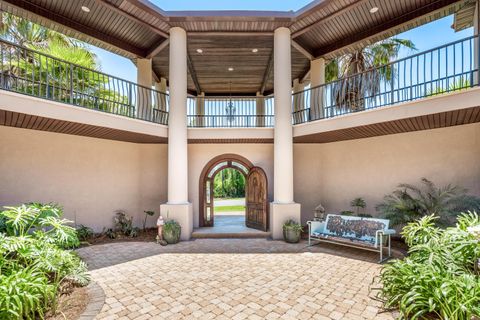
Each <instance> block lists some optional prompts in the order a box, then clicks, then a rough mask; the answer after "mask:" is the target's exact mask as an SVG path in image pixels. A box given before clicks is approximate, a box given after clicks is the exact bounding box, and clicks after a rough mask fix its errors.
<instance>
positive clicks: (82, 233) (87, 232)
mask: <svg viewBox="0 0 480 320" xmlns="http://www.w3.org/2000/svg"><path fill="white" fill-rule="evenodd" d="M75 231H76V232H77V237H78V239H79V240H80V241H87V240H88V239H90V238H91V237H93V230H92V228H89V227H86V226H84V225H83V224H80V225H78V226H77V228H76V229H75Z"/></svg>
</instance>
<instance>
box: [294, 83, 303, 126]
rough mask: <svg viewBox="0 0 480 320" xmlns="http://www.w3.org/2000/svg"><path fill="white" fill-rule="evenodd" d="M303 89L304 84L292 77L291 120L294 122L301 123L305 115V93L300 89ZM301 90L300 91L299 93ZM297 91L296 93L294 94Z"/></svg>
mask: <svg viewBox="0 0 480 320" xmlns="http://www.w3.org/2000/svg"><path fill="white" fill-rule="evenodd" d="M304 89H305V85H304V84H303V83H301V82H300V79H298V78H297V79H293V93H294V95H293V111H294V112H293V120H294V123H301V122H304V121H301V120H302V119H303V118H304V117H305V108H306V105H305V93H303V92H302V91H303V90H304ZM299 92H302V93H299ZM295 93H298V94H295Z"/></svg>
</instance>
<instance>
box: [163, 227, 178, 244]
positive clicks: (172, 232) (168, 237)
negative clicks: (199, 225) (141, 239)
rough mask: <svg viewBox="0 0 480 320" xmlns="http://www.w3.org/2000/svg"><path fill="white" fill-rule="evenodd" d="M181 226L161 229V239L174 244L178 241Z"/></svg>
mask: <svg viewBox="0 0 480 320" xmlns="http://www.w3.org/2000/svg"><path fill="white" fill-rule="evenodd" d="M180 233H181V228H180V226H179V227H178V228H169V229H166V230H165V229H163V239H164V240H165V241H167V243H168V244H174V243H177V242H179V241H180Z"/></svg>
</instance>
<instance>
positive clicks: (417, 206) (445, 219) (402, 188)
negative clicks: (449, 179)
mask: <svg viewBox="0 0 480 320" xmlns="http://www.w3.org/2000/svg"><path fill="white" fill-rule="evenodd" d="M421 182H422V186H421V187H417V186H414V185H411V184H405V183H403V184H400V185H399V186H398V189H397V190H395V191H393V192H392V193H391V194H389V195H386V196H385V197H384V201H383V202H382V203H381V204H379V205H377V207H376V209H377V210H378V211H380V212H381V213H382V215H383V216H384V217H385V218H387V219H390V223H391V225H392V226H401V225H405V224H407V223H409V222H413V221H415V220H417V219H420V218H422V217H425V216H428V215H431V214H435V215H436V216H438V220H437V222H438V223H439V224H440V225H444V226H450V225H453V224H454V222H455V217H456V215H457V214H458V213H459V212H464V211H469V210H477V211H478V210H480V198H478V197H475V196H472V195H468V194H467V189H464V188H461V187H459V186H452V185H450V184H449V185H447V186H444V187H441V188H438V187H436V186H435V184H434V183H433V182H431V181H430V180H428V179H425V178H422V179H421Z"/></svg>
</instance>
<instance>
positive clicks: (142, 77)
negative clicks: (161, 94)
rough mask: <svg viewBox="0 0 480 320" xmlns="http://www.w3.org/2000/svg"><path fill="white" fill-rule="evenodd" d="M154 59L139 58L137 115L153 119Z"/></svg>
mask: <svg viewBox="0 0 480 320" xmlns="http://www.w3.org/2000/svg"><path fill="white" fill-rule="evenodd" d="M152 83H153V78H152V59H140V58H138V59H137V84H138V89H137V103H136V110H137V117H140V118H141V119H145V120H151V117H152V90H151V89H152Z"/></svg>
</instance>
